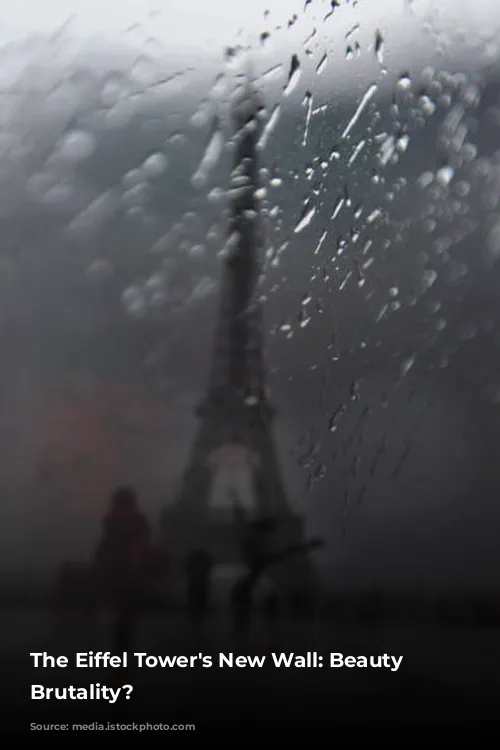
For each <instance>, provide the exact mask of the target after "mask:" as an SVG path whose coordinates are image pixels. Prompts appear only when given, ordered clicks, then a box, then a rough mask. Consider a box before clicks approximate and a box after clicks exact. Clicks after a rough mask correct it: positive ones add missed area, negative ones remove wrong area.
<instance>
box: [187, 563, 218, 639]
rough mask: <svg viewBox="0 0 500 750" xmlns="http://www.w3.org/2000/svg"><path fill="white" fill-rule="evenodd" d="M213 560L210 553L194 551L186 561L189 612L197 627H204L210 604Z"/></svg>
mask: <svg viewBox="0 0 500 750" xmlns="http://www.w3.org/2000/svg"><path fill="white" fill-rule="evenodd" d="M212 569H213V560H212V558H211V556H210V555H209V554H208V552H205V551H204V550H194V552H191V554H190V555H189V556H188V558H187V560H186V577H187V610H188V615H189V618H190V620H191V622H192V623H193V625H194V626H195V627H200V626H203V625H204V623H205V619H206V616H207V613H208V607H209V603H210V584H211V574H212Z"/></svg>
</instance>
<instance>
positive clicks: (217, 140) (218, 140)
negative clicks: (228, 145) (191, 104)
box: [191, 120, 224, 187]
mask: <svg viewBox="0 0 500 750" xmlns="http://www.w3.org/2000/svg"><path fill="white" fill-rule="evenodd" d="M223 146H224V137H223V135H222V133H221V131H220V129H219V122H218V120H216V121H215V122H214V125H213V128H212V132H211V134H210V137H209V139H208V143H207V145H206V147H205V151H204V153H203V156H202V158H201V161H200V163H199V165H198V169H197V170H196V172H195V173H194V175H193V176H192V178H191V182H192V184H193V186H194V187H203V186H204V185H205V184H206V182H207V180H208V175H209V173H210V172H211V170H212V169H213V167H214V166H215V165H216V163H217V162H218V160H219V157H220V155H221V153H222V149H223Z"/></svg>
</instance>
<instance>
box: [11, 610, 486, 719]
mask: <svg viewBox="0 0 500 750" xmlns="http://www.w3.org/2000/svg"><path fill="white" fill-rule="evenodd" d="M55 625H56V624H55V622H54V619H53V617H52V616H51V615H50V614H48V613H43V612H39V613H35V612H31V613H30V612H24V613H23V612H15V611H6V612H3V614H2V632H3V633H4V636H3V641H2V647H3V649H2V650H3V653H2V661H3V663H4V665H6V669H5V671H4V674H9V675H12V676H10V677H9V682H10V684H11V692H12V694H11V697H12V695H13V696H14V697H15V698H16V699H17V701H18V702H19V701H23V702H24V705H25V706H26V707H27V708H26V710H27V711H28V713H30V715H31V714H32V715H33V720H43V721H45V720H46V716H48V715H49V713H50V714H51V715H52V716H53V717H56V719H57V717H60V716H61V713H62V710H63V708H64V710H67V707H68V705H69V704H68V702H66V703H64V704H63V703H62V701H52V702H50V705H49V702H47V701H43V702H42V701H39V702H35V701H29V699H28V696H29V690H30V685H31V684H33V683H36V684H43V685H45V686H56V685H58V686H67V685H70V684H73V685H76V686H82V687H86V686H87V685H88V684H89V683H97V682H99V683H100V684H101V685H108V686H121V685H123V684H132V685H133V686H134V691H133V696H132V698H131V700H130V701H127V702H126V703H125V702H124V701H121V703H120V701H118V702H117V704H115V705H114V706H109V704H107V703H105V704H102V703H100V704H97V703H95V702H94V703H92V704H91V703H90V702H85V703H83V702H79V703H78V706H77V705H76V704H77V702H75V701H72V702H71V709H72V710H73V709H74V710H75V711H76V710H77V709H78V711H79V715H81V716H84V717H85V718H84V719H82V720H85V721H91V720H92V721H97V720H98V718H97V717H98V716H101V717H102V716H106V717H107V719H108V720H109V719H110V717H111V719H112V718H113V717H115V718H116V717H117V716H118V712H121V713H120V715H125V716H127V717H128V718H129V720H138V719H139V715H140V716H141V717H142V718H143V719H145V720H147V721H155V720H156V721H158V720H161V721H165V722H167V723H173V722H195V723H197V724H204V725H205V724H210V725H212V726H221V725H222V724H225V725H228V724H231V723H235V722H236V723H237V724H238V726H241V725H242V723H243V724H245V725H247V726H250V725H255V724H256V723H258V724H263V723H267V724H269V722H277V724H276V726H277V725H278V724H279V723H281V724H283V722H286V723H287V724H288V725H290V724H294V725H295V724H298V723H300V722H304V723H307V725H308V727H309V730H308V731H312V729H311V728H317V729H318V731H319V726H320V724H325V723H326V724H328V725H329V726H331V725H340V724H346V725H352V726H354V725H356V726H357V728H358V729H359V728H360V726H361V725H363V726H364V725H366V726H368V725H369V723H370V722H385V723H387V724H388V725H389V724H390V725H391V726H392V727H395V726H398V725H399V724H401V725H405V726H410V725H413V726H419V725H421V726H424V725H425V726H428V725H430V724H437V723H440V724H443V725H448V726H451V725H452V724H456V723H457V722H458V723H464V722H469V723H470V722H478V723H479V724H481V725H482V726H483V727H484V725H485V722H488V721H490V720H493V719H496V716H497V714H498V711H497V709H496V704H495V696H497V695H498V694H499V688H500V630H493V629H488V630H486V629H484V630H480V629H459V628H449V627H443V628H424V627H417V628H416V627H403V626H399V627H380V628H371V629H370V628H359V627H358V628H354V627H352V626H347V625H343V626H337V627H336V626H335V625H334V624H332V623H328V622H317V623H314V624H312V625H307V626H301V625H297V624H291V623H288V624H287V625H286V627H283V628H282V630H281V632H279V631H275V632H273V633H270V632H269V631H267V630H265V629H264V628H263V627H262V626H261V627H260V628H259V627H256V629H255V632H254V635H253V636H252V637H251V638H249V639H248V640H246V641H241V640H239V641H236V640H235V639H234V638H233V637H232V636H231V633H230V629H229V626H228V623H227V622H225V620H224V619H222V618H214V619H213V620H212V622H211V623H210V626H209V627H208V629H207V632H206V634H205V637H204V639H203V640H200V639H198V638H196V637H195V636H194V635H193V633H192V631H191V630H190V628H189V627H187V624H186V623H185V621H184V619H183V618H182V617H180V616H175V617H148V618H147V619H145V621H144V622H143V623H142V627H141V631H140V634H139V638H138V641H137V646H136V648H135V649H134V650H135V651H145V652H148V653H150V654H155V655H165V654H169V655H181V654H184V655H188V654H191V653H199V652H202V653H204V654H216V653H218V652H223V653H227V652H234V653H238V654H255V653H260V654H264V653H266V654H269V653H270V652H272V651H274V652H283V651H285V652H291V651H293V652H295V653H301V654H302V653H304V652H306V651H317V652H318V653H321V654H323V655H324V657H327V656H328V654H329V652H339V653H343V654H352V655H378V654H383V653H388V654H390V655H395V656H400V655H403V657H404V660H403V664H402V666H401V668H400V669H399V670H398V672H389V670H386V669H382V670H379V669H329V668H328V667H327V668H326V669H325V668H324V669H322V670H319V669H276V668H270V669H265V668H264V669H219V668H212V669H202V668H201V669H196V670H194V669H189V668H188V669H168V668H167V669H136V670H119V669H115V670H107V671H102V670H101V671H97V670H92V671H91V670H82V669H78V670H76V669H72V668H70V667H68V668H67V669H65V670H62V669H45V670H41V669H38V670H34V669H32V667H31V665H30V660H29V656H28V655H29V653H30V652H31V651H43V650H46V651H48V652H49V653H51V654H54V655H60V654H65V655H67V656H68V657H70V660H71V659H72V658H73V657H74V654H75V652H76V651H90V650H93V651H105V650H108V649H109V647H110V644H109V638H108V635H107V631H108V623H107V621H106V618H105V617H102V618H100V620H99V621H97V622H95V623H94V624H93V625H91V626H90V625H86V626H83V625H81V623H80V624H78V627H77V624H76V623H71V622H67V623H66V626H67V629H66V633H65V634H63V633H62V632H61V630H59V631H57V630H56V627H55ZM325 661H327V658H325ZM9 665H10V666H11V667H12V669H11V670H9V669H8V666H9ZM118 703H120V705H118ZM59 720H61V719H60V718H59ZM479 724H478V726H479Z"/></svg>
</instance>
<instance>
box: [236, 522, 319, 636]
mask: <svg viewBox="0 0 500 750" xmlns="http://www.w3.org/2000/svg"><path fill="white" fill-rule="evenodd" d="M235 511H236V519H237V521H238V522H239V524H240V529H241V527H242V526H243V538H242V544H241V556H242V561H243V563H244V565H245V567H246V572H245V574H244V575H243V576H242V577H241V578H240V579H239V580H238V581H236V583H235V585H234V586H233V588H232V590H231V594H230V605H231V610H232V615H233V630H234V633H235V634H244V633H247V632H248V630H249V629H250V626H251V622H252V617H253V611H254V601H253V596H254V592H255V589H256V587H257V585H258V583H260V581H261V579H262V577H263V575H264V574H265V573H267V571H268V570H269V568H271V567H272V566H273V565H276V564H277V563H279V562H281V561H283V560H285V559H287V558H289V557H292V556H294V555H296V554H301V553H304V552H308V551H310V550H311V549H313V548H316V547H319V546H321V545H322V544H323V542H322V541H321V540H320V539H312V540H311V541H309V542H305V543H303V544H296V545H291V546H289V547H286V548H284V549H282V550H280V551H277V552H274V551H272V550H271V545H272V536H271V535H272V534H273V533H274V532H275V531H276V530H277V528H279V521H278V520H277V519H274V518H264V519H261V520H258V521H253V522H249V521H246V519H245V518H244V514H243V512H242V509H241V507H240V508H238V507H236V508H235ZM267 604H268V614H269V615H270V616H271V617H272V618H275V615H277V611H278V600H277V599H276V597H275V595H273V599H272V600H271V599H270V600H269V601H268V603H267Z"/></svg>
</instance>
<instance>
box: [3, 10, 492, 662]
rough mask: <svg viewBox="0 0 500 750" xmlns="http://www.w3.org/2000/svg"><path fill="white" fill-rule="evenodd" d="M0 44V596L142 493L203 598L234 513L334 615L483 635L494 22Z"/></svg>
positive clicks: (171, 13) (228, 27) (169, 27)
mask: <svg viewBox="0 0 500 750" xmlns="http://www.w3.org/2000/svg"><path fill="white" fill-rule="evenodd" d="M0 22H1V23H0V336H1V340H2V351H3V357H2V364H1V365H0V377H1V385H2V407H1V409H2V418H1V420H0V434H1V445H2V462H1V469H0V482H1V487H2V498H3V503H2V512H1V513H2V515H1V527H2V542H1V545H0V555H1V559H2V566H3V569H4V571H5V576H4V578H5V588H6V590H8V591H9V592H10V591H11V590H12V589H15V591H16V596H17V595H18V592H19V591H22V592H23V595H24V594H26V596H28V595H31V593H30V592H33V591H34V590H35V588H36V587H37V586H42V587H45V586H48V585H49V583H48V582H49V581H51V580H52V577H53V574H54V570H55V569H56V568H57V566H58V565H59V564H60V563H61V562H62V561H69V562H74V563H77V564H83V565H85V564H86V563H87V561H88V560H89V559H91V556H92V555H93V553H94V549H95V546H96V543H97V540H98V537H99V533H100V523H101V520H102V518H103V516H104V515H105V514H106V512H107V508H108V501H109V497H110V494H111V492H112V491H113V489H114V488H115V487H117V486H132V487H134V488H135V489H136V491H137V493H138V497H139V499H140V505H141V508H142V509H143V511H144V513H145V514H146V515H147V517H148V519H149V521H150V523H151V527H152V530H153V532H152V533H153V536H154V544H155V545H156V546H157V547H158V548H159V549H164V550H166V554H168V555H170V557H171V558H172V565H174V567H175V565H180V564H181V563H180V561H182V560H183V559H184V557H183V556H184V555H185V553H186V552H189V548H190V545H191V546H192V545H193V544H194V542H193V539H195V540H196V544H197V545H198V546H199V545H201V546H203V545H205V546H207V547H209V548H210V550H211V553H212V554H213V555H215V558H216V566H218V567H217V574H216V575H215V577H214V580H215V579H217V581H219V583H220V587H219V588H220V590H221V591H224V590H225V589H224V586H226V587H227V580H233V579H234V577H235V576H236V577H237V576H238V575H239V573H238V571H239V568H238V565H241V560H239V559H237V557H238V554H237V551H235V550H236V547H237V542H236V541H235V539H236V538H237V536H235V535H236V534H237V532H236V531H235V529H236V525H235V524H236V521H235V520H234V518H233V515H234V514H233V512H234V510H235V508H236V510H239V511H241V513H242V514H243V516H242V517H246V518H247V520H248V519H249V518H251V519H253V520H254V521H255V520H257V521H262V520H263V519H264V520H266V519H267V520H269V518H271V519H274V518H275V517H279V518H280V519H282V518H286V519H287V521H286V523H287V524H289V525H288V526H286V524H285V527H284V528H286V529H287V531H286V532H285V531H284V532H283V536H282V538H281V537H279V534H278V535H277V539H278V540H279V539H281V541H278V542H277V543H276V544H277V548H273V549H275V551H276V549H278V551H279V550H280V549H286V548H287V545H291V546H293V545H302V544H305V545H307V544H308V543H309V541H310V540H314V539H316V538H317V537H320V538H321V541H322V542H324V546H322V547H320V546H319V545H318V549H314V550H313V551H312V552H311V555H305V556H303V557H301V558H300V559H301V560H306V558H307V561H308V563H309V562H310V563H311V566H312V568H313V569H314V574H313V575H314V577H315V581H316V582H317V583H318V585H319V587H320V588H321V590H322V592H323V593H322V597H323V598H322V602H323V604H324V605H325V606H327V604H328V603H330V604H331V602H332V601H333V599H332V593H335V596H336V597H337V598H336V599H335V602H340V604H339V605H338V606H339V607H340V610H342V608H344V609H343V610H342V611H344V613H345V612H347V611H349V612H351V613H352V611H353V609H352V608H353V607H354V609H355V608H356V607H357V606H358V605H357V604H353V603H352V602H353V601H354V600H355V601H358V599H356V597H363V596H364V597H365V598H364V599H359V601H363V602H365V604H366V603H367V605H366V606H367V607H368V610H370V607H373V606H375V608H376V607H379V606H381V605H380V601H381V600H382V598H384V601H385V600H386V599H387V600H390V601H391V602H392V604H391V605H390V606H391V607H393V609H395V610H397V611H398V612H400V613H401V612H403V613H406V614H405V616H406V615H407V614H408V612H410V611H411V612H414V611H418V612H420V613H421V612H424V611H425V612H430V611H432V612H435V613H436V612H440V613H441V614H442V613H443V612H444V611H446V612H449V611H453V612H455V610H457V611H459V612H462V613H468V614H464V615H463V616H464V617H465V618H467V617H476V614H477V612H476V610H477V611H479V610H480V611H481V612H483V614H484V612H489V613H490V615H491V617H493V615H492V614H491V612H496V615H495V616H496V617H497V618H498V605H497V604H494V603H493V602H494V594H493V592H495V587H497V586H498V570H499V565H500V558H499V545H498V522H499V512H498V503H497V496H498V492H499V488H500V474H499V468H498V461H497V451H498V438H499V428H498V421H499V415H498V408H499V406H498V404H499V402H500V376H499V368H500V348H499V345H500V328H499V324H498V313H499V307H498V287H499V279H500V277H499V266H498V260H499V258H500V215H499V198H500V150H499V133H500V130H499V128H500V84H499V80H500V78H499V60H500V41H499V40H500V36H499V28H500V5H498V4H497V3H495V2H494V1H493V0H474V2H473V1H472V0H462V1H461V2H460V3H458V4H457V3H456V2H452V0H441V1H440V2H432V1H431V0H382V1H381V2H376V1H375V0H371V1H369V0H338V2H337V1H335V0H333V2H329V1H328V2H325V1H321V0H300V1H298V2H291V1H287V0H274V1H273V2H264V0H253V2H252V3H245V4H244V3H240V2H236V1H235V0H234V1H233V2H231V1H230V0H212V2H210V3H204V2H201V0H184V1H183V2H180V0H169V2H168V3H161V2H156V3H155V2H146V1H145V0H133V1H129V2H128V3H126V4H124V3H121V2H118V0H116V1H115V0H100V2H97V0H86V2H83V0H82V1H80V0H68V1H67V2H62V0H45V1H44V2H43V3H40V2H38V3H37V2H36V0H18V1H17V2H16V3H13V4H5V3H4V4H3V7H2V8H0ZM238 107H240V108H242V109H240V110H238ZM245 108H246V109H245ZM235 118H236V119H235ZM249 123H250V125H249ZM245 128H246V130H245ZM242 131H244V132H243V135H242ZM245 139H247V140H245ZM242 143H243V145H242ZM245 144H246V145H245ZM248 144H250V145H248ZM245 149H246V150H245ZM248 149H250V150H248ZM242 155H243V157H245V159H246V161H245V159H243V161H242V160H241V158H240V157H242ZM242 164H243V166H242ZM238 169H239V170H240V171H238ZM249 189H250V192H249ZM238 300H239V301H238ZM242 301H243V302H244V304H243V303H242ZM248 310H250V311H251V312H250V313H248ZM247 313H248V315H249V317H248V319H247V318H245V316H246V315H247ZM243 318H244V321H243V322H242V319H243ZM245 321H246V322H245ZM249 321H250V322H249ZM229 391H230V394H229V395H228V393H229ZM237 515H238V514H237V513H236V516H237ZM204 540H205V541H204ZM205 543H206V544H205ZM235 545H236V546H235ZM313 546H314V545H313ZM217 555H219V556H220V559H219V558H217ZM296 567H297V570H298V569H299V568H300V569H301V572H300V573H297V575H302V574H304V575H306V574H305V573H304V569H303V568H304V567H305V564H304V565H303V566H301V564H300V563H297V566H296ZM309 574H310V571H309V573H307V575H309ZM294 575H295V574H294ZM270 578H272V575H271V576H270ZM219 579H220V580H219ZM285 579H286V575H285V574H284V578H283V580H285ZM175 580H177V579H175ZM224 582H225V583H224ZM219 583H218V584H217V585H218V586H219ZM282 583H283V581H282V580H281V579H280V581H279V585H280V586H281V584H282ZM162 585H163V584H162ZM176 585H177V584H175V585H174V584H172V583H169V584H168V586H170V589H169V592H170V593H169V595H168V596H169V597H171V600H172V601H174V600H175V598H176V596H177V594H178V592H177V589H176ZM268 585H269V586H273V585H274V583H272V581H271V582H270V581H266V582H265V585H264V583H263V589H262V590H263V591H264V590H266V591H267V589H266V586H268ZM283 585H284V586H285V588H286V585H285V584H283ZM168 586H167V583H165V584H164V588H163V589H162V591H166V588H167V587H168ZM218 590H219V589H218ZM176 592H177V593H176ZM9 595H10V594H9ZM221 596H223V594H221ZM353 597H354V599H353ZM478 599H481V602H482V603H481V606H479V605H477V600H478ZM169 601H170V599H169ZM374 601H375V605H373V602H374ZM325 603H326V604H325ZM330 604H328V606H330ZM331 606H332V607H333V606H334V604H331ZM335 606H337V605H335ZM363 606H364V605H362V606H361V610H360V611H364V610H363ZM478 606H479V610H478V609H477V607H478ZM481 607H482V609H481ZM495 607H496V609H495ZM340 610H339V611H340ZM389 610H390V607H389V606H388V611H389ZM370 611H371V610H370ZM490 615H488V616H490ZM349 616H351V615H349ZM401 616H403V615H401ZM412 616H413V615H412ZM418 616H419V617H420V615H418ZM439 616H441V615H439ZM478 616H479V615H478ZM485 616H486V615H485ZM401 638H402V636H401ZM403 641H404V639H403V640H399V641H397V642H398V644H400V643H403ZM386 648H389V646H386ZM445 671H446V670H445Z"/></svg>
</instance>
